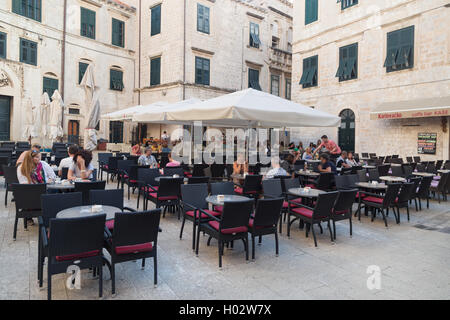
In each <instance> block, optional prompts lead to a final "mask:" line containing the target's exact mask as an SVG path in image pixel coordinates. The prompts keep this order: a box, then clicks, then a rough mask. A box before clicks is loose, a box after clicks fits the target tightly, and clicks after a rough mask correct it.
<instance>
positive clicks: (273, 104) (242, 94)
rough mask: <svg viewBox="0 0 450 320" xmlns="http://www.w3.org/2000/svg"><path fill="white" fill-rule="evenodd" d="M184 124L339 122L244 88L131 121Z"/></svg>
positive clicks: (334, 124)
mask: <svg viewBox="0 0 450 320" xmlns="http://www.w3.org/2000/svg"><path fill="white" fill-rule="evenodd" d="M139 119H140V122H157V123H158V122H159V123H174V124H177V123H178V124H186V123H188V124H189V123H192V122H194V121H202V122H203V124H204V125H209V126H215V127H246V128H258V127H263V128H281V127H337V126H339V125H340V121H341V119H340V118H339V117H337V116H334V115H332V114H329V113H326V112H322V111H319V110H314V109H312V108H309V107H306V106H304V105H301V104H299V103H295V102H292V101H289V100H285V99H282V98H280V97H277V96H274V95H271V94H269V93H265V92H262V91H258V90H254V89H246V90H242V91H238V92H234V93H230V94H226V95H223V96H220V97H217V98H213V99H209V100H206V101H203V102H200V103H195V104H184V105H180V106H175V107H174V108H167V110H166V108H164V109H162V110H161V112H159V115H158V111H156V112H152V113H148V114H145V115H139V117H136V118H135V119H134V120H136V121H137V120H139Z"/></svg>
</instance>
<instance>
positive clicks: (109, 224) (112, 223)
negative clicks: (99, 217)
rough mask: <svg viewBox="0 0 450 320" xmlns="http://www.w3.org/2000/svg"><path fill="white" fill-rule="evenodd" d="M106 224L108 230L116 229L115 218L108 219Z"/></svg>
mask: <svg viewBox="0 0 450 320" xmlns="http://www.w3.org/2000/svg"><path fill="white" fill-rule="evenodd" d="M105 226H106V227H107V228H108V230H113V229H114V220H108V221H106V223H105Z"/></svg>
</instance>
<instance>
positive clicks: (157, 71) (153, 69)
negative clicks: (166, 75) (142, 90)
mask: <svg viewBox="0 0 450 320" xmlns="http://www.w3.org/2000/svg"><path fill="white" fill-rule="evenodd" d="M160 83H161V57H159V58H154V59H151V61H150V85H151V86H156V85H158V84H160Z"/></svg>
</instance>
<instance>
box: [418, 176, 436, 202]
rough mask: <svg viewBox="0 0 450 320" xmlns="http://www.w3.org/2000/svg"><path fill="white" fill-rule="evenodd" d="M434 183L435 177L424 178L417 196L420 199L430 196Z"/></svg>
mask: <svg viewBox="0 0 450 320" xmlns="http://www.w3.org/2000/svg"><path fill="white" fill-rule="evenodd" d="M432 181H433V177H422V180H421V181H420V184H419V189H418V190H417V195H418V196H420V197H426V196H428V194H429V192H430V186H431V182H432Z"/></svg>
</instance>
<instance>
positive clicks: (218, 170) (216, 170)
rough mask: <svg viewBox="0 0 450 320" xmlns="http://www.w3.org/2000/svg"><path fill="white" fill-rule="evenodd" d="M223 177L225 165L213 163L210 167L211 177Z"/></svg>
mask: <svg viewBox="0 0 450 320" xmlns="http://www.w3.org/2000/svg"><path fill="white" fill-rule="evenodd" d="M224 175H225V165H224V164H217V163H213V164H212V165H211V176H212V177H213V178H221V177H223V176H224Z"/></svg>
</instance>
